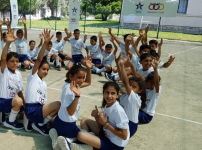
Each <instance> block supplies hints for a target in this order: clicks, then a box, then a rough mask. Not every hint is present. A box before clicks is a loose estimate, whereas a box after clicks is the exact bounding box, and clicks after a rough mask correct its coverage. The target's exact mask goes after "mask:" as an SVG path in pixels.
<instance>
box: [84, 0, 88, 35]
mask: <svg viewBox="0 0 202 150" xmlns="http://www.w3.org/2000/svg"><path fill="white" fill-rule="evenodd" d="M87 2H88V0H86V14H87ZM86 14H85V21H84V34H85V32H86Z"/></svg>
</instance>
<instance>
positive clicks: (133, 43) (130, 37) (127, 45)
mask: <svg viewBox="0 0 202 150" xmlns="http://www.w3.org/2000/svg"><path fill="white" fill-rule="evenodd" d="M130 43H131V44H132V45H135V42H134V40H133V37H132V36H131V35H128V36H127V38H126V40H125V51H126V54H127V55H129V57H130V59H131V58H132V57H133V53H132V52H131V51H130V48H129V46H130ZM136 53H137V52H136ZM138 53H139V52H138Z"/></svg>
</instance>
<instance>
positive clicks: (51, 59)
mask: <svg viewBox="0 0 202 150" xmlns="http://www.w3.org/2000/svg"><path fill="white" fill-rule="evenodd" d="M46 56H47V55H46ZM46 56H43V60H47V57H46ZM53 60H54V59H53V55H52V56H51V57H50V62H53Z"/></svg>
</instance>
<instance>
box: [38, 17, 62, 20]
mask: <svg viewBox="0 0 202 150" xmlns="http://www.w3.org/2000/svg"><path fill="white" fill-rule="evenodd" d="M56 18H57V20H61V18H60V17H55V16H51V17H43V18H42V20H56Z"/></svg>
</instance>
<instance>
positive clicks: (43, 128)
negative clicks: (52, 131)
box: [32, 123, 49, 136]
mask: <svg viewBox="0 0 202 150" xmlns="http://www.w3.org/2000/svg"><path fill="white" fill-rule="evenodd" d="M32 128H33V129H34V130H36V131H38V132H39V133H41V134H42V135H44V136H49V134H48V133H49V129H48V128H47V126H46V124H44V125H43V126H39V125H38V123H32Z"/></svg>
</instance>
